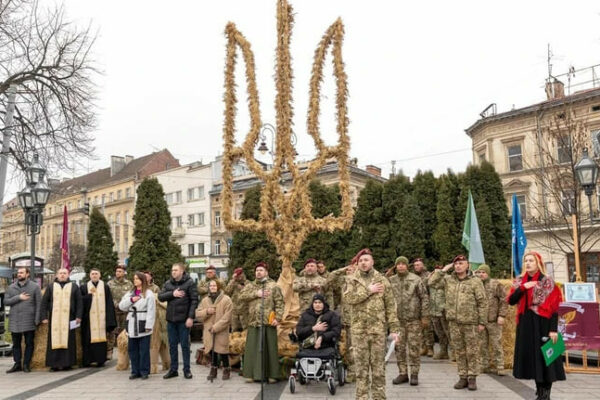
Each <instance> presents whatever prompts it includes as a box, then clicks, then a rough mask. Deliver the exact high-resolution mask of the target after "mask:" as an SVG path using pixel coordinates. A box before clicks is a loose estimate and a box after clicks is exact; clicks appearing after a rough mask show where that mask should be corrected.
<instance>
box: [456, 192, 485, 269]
mask: <svg viewBox="0 0 600 400" xmlns="http://www.w3.org/2000/svg"><path fill="white" fill-rule="evenodd" d="M462 245H463V246H464V247H465V249H467V251H468V252H469V264H470V265H471V269H476V268H477V267H479V265H481V264H485V259H484V258H483V246H482V244H481V235H480V234H479V224H478V223H477V214H476V213H475V205H474V204H473V196H472V195H471V190H469V201H468V203H467V214H466V215H465V226H464V228H463V237H462Z"/></svg>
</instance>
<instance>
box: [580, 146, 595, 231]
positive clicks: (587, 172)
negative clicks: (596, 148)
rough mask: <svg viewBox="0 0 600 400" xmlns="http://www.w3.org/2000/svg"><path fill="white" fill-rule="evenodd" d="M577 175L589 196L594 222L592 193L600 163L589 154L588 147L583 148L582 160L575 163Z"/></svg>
mask: <svg viewBox="0 0 600 400" xmlns="http://www.w3.org/2000/svg"><path fill="white" fill-rule="evenodd" d="M575 176H577V181H578V182H579V185H580V186H581V187H582V188H583V190H584V191H585V194H586V196H587V198H588V204H589V208H590V221H591V222H592V223H593V222H594V211H593V209H592V194H593V193H594V188H595V187H596V182H597V181H598V165H597V164H596V162H595V161H594V160H592V159H591V158H590V157H589V156H588V149H587V147H586V148H585V149H583V157H582V158H581V160H579V162H578V163H577V164H575Z"/></svg>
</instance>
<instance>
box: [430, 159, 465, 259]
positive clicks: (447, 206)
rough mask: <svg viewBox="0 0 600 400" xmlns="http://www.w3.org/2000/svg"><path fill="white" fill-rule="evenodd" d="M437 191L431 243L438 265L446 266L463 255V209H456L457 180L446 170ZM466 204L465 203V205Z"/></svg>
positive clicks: (452, 173) (458, 192)
mask: <svg viewBox="0 0 600 400" xmlns="http://www.w3.org/2000/svg"><path fill="white" fill-rule="evenodd" d="M439 182H440V184H439V190H438V193H437V208H436V219H437V224H436V227H435V231H434V233H433V243H434V246H435V249H436V251H437V253H438V261H439V262H440V264H447V263H449V262H451V261H452V259H453V258H454V257H455V256H456V255H457V254H460V253H464V251H465V250H464V248H463V247H462V245H461V243H460V241H461V237H462V225H461V221H462V219H464V215H463V216H461V214H460V213H461V212H462V213H463V214H464V209H459V207H458V197H459V195H460V187H459V178H458V176H457V175H456V174H455V173H454V172H452V171H451V170H448V173H446V174H445V175H442V176H440V177H439ZM465 204H466V203H465Z"/></svg>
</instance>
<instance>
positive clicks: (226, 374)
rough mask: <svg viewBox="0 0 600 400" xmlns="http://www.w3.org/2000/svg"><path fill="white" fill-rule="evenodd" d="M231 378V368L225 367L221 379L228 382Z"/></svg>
mask: <svg viewBox="0 0 600 400" xmlns="http://www.w3.org/2000/svg"><path fill="white" fill-rule="evenodd" d="M230 377H231V368H229V367H227V368H224V369H223V376H222V377H221V379H223V380H224V381H226V380H228V379H229V378H230Z"/></svg>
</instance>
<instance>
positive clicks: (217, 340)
mask: <svg viewBox="0 0 600 400" xmlns="http://www.w3.org/2000/svg"><path fill="white" fill-rule="evenodd" d="M211 307H214V308H215V313H214V314H209V313H208V312H207V311H208V309H209V308H211ZM232 310H233V303H232V301H231V298H230V297H229V296H227V295H226V294H225V293H223V292H221V293H219V295H218V296H217V298H216V299H215V301H214V302H213V300H212V298H211V297H210V296H206V297H205V298H203V299H202V301H201V302H200V307H198V309H197V310H196V317H197V318H198V319H199V320H200V321H202V323H203V325H204V331H203V335H202V341H203V342H204V352H205V353H206V354H208V353H209V352H210V351H211V350H214V351H215V352H217V353H219V354H229V327H230V326H231V312H232ZM211 328H212V332H209V329H211ZM213 335H214V336H213ZM213 337H214V344H213ZM213 346H214V347H213Z"/></svg>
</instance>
